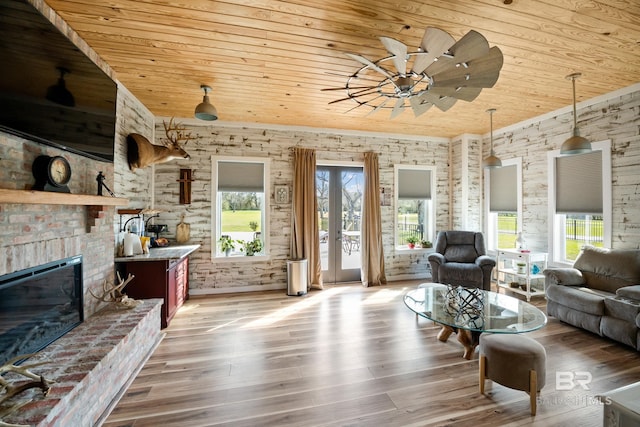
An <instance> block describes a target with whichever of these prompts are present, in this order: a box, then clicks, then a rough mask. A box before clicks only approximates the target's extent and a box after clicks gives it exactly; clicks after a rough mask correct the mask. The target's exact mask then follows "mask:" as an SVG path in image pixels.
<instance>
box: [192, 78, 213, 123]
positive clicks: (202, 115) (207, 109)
mask: <svg viewBox="0 0 640 427" xmlns="http://www.w3.org/2000/svg"><path fill="white" fill-rule="evenodd" d="M200 88H201V89H202V90H204V97H202V102H201V103H200V104H198V106H197V107H196V110H195V117H196V119H200V120H206V121H213V120H218V110H216V107H214V106H213V104H211V101H209V91H211V88H210V87H209V86H205V85H202V86H200Z"/></svg>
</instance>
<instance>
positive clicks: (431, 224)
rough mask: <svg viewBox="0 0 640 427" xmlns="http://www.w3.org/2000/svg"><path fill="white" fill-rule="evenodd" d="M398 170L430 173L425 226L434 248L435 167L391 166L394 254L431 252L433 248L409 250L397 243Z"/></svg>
mask: <svg viewBox="0 0 640 427" xmlns="http://www.w3.org/2000/svg"><path fill="white" fill-rule="evenodd" d="M400 169H418V170H428V171H430V172H431V212H430V215H429V221H428V224H426V228H427V229H428V231H429V232H428V233H427V235H430V236H434V238H433V240H434V241H433V242H432V243H433V245H434V246H435V236H436V218H435V213H436V209H437V205H436V181H437V174H436V172H437V168H436V166H427V165H403V164H397V165H393V182H394V193H393V243H394V245H393V246H394V248H395V251H396V252H402V253H406V252H417V251H423V252H433V250H434V249H433V248H426V249H422V248H418V247H416V248H415V249H409V247H408V246H407V245H405V244H402V243H401V242H398V190H399V189H398V182H399V181H398V171H399V170H400Z"/></svg>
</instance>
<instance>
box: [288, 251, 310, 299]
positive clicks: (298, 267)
mask: <svg viewBox="0 0 640 427" xmlns="http://www.w3.org/2000/svg"><path fill="white" fill-rule="evenodd" d="M306 293H307V260H306V259H298V260H294V259H290V260H287V295H293V296H300V295H304V294H306Z"/></svg>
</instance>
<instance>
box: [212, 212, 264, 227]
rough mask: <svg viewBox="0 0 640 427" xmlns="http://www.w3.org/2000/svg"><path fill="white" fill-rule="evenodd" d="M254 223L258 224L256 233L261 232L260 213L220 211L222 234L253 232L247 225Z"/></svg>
mask: <svg viewBox="0 0 640 427" xmlns="http://www.w3.org/2000/svg"><path fill="white" fill-rule="evenodd" d="M251 221H255V222H257V223H258V229H257V230H256V231H262V227H261V226H260V225H261V224H260V211H259V210H255V211H235V212H234V211H231V210H229V211H222V224H223V229H222V232H223V233H227V232H232V231H253V230H251V227H249V223H250V222H251Z"/></svg>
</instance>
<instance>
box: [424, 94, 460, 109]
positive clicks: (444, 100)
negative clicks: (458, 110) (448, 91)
mask: <svg viewBox="0 0 640 427" xmlns="http://www.w3.org/2000/svg"><path fill="white" fill-rule="evenodd" d="M420 98H423V99H424V100H426V101H428V102H430V103H432V104H433V105H435V106H436V107H438V108H439V109H440V110H442V111H447V110H448V109H449V108H451V107H453V104H455V103H456V101H457V99H456V98H453V97H450V96H440V95H437V94H435V93H431V91H430V90H429V92H426V93H423V94H422V95H420Z"/></svg>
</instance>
